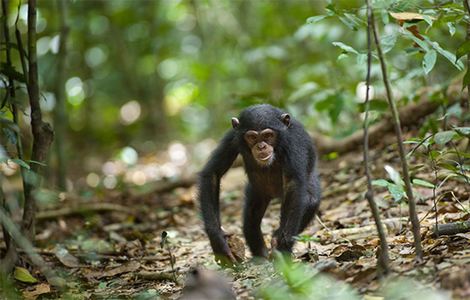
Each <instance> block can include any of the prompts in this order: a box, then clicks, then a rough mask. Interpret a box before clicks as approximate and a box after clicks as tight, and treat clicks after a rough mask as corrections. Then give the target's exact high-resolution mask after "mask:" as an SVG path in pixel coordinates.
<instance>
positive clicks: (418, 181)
mask: <svg viewBox="0 0 470 300" xmlns="http://www.w3.org/2000/svg"><path fill="white" fill-rule="evenodd" d="M413 184H414V185H420V186H424V187H427V188H431V189H432V188H434V184H432V183H430V182H428V181H426V180H422V179H418V178H415V179H413Z"/></svg>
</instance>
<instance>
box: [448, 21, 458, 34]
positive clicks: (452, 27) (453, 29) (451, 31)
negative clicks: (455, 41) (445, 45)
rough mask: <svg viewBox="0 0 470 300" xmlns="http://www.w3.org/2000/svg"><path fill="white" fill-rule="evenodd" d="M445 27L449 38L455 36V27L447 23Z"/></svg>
mask: <svg viewBox="0 0 470 300" xmlns="http://www.w3.org/2000/svg"><path fill="white" fill-rule="evenodd" d="M447 27H449V33H450V35H451V36H454V34H455V30H456V29H455V25H454V23H452V22H447Z"/></svg>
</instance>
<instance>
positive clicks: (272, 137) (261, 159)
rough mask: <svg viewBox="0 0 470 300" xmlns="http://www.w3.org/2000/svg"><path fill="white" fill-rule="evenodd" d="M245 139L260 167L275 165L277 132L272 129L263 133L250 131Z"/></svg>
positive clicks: (262, 131)
mask: <svg viewBox="0 0 470 300" xmlns="http://www.w3.org/2000/svg"><path fill="white" fill-rule="evenodd" d="M243 138H244V139H245V142H246V143H247V144H248V147H249V148H250V150H251V154H252V155H253V158H254V159H255V161H256V162H257V163H258V165H260V166H262V167H267V166H270V165H271V164H272V163H273V161H274V145H275V143H276V138H277V133H276V131H274V130H272V129H270V128H267V129H264V130H261V131H255V130H248V131H247V132H246V133H245V134H244V136H243Z"/></svg>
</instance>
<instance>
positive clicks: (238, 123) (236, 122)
mask: <svg viewBox="0 0 470 300" xmlns="http://www.w3.org/2000/svg"><path fill="white" fill-rule="evenodd" d="M238 125H240V121H238V119H237V118H232V127H233V128H234V129H235V128H237V127H238Z"/></svg>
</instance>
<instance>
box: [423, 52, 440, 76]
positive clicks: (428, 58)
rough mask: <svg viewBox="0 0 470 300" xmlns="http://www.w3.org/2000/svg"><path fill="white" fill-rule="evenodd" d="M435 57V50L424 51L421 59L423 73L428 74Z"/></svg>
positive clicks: (434, 62) (432, 66)
mask: <svg viewBox="0 0 470 300" xmlns="http://www.w3.org/2000/svg"><path fill="white" fill-rule="evenodd" d="M436 59H437V52H436V51H434V50H430V51H428V52H426V54H425V55H424V59H423V69H424V73H425V74H428V73H429V72H431V70H432V69H433V68H434V65H435V64H436Z"/></svg>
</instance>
